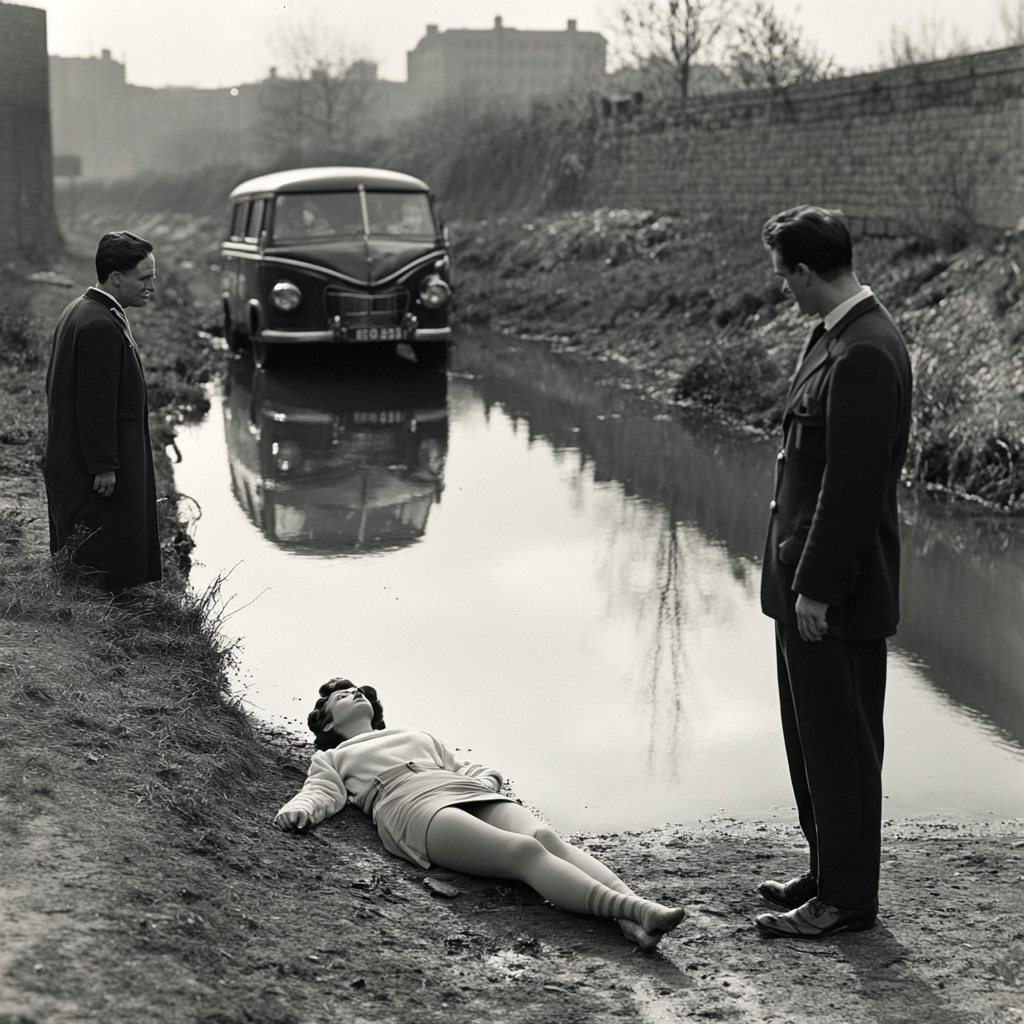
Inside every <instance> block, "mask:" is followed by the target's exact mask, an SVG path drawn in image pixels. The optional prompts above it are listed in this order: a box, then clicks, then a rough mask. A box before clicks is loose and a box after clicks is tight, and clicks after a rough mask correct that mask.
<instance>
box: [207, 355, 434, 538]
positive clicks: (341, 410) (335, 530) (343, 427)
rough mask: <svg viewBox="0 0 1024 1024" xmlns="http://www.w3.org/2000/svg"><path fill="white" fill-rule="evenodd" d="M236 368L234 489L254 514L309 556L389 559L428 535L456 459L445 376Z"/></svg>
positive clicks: (230, 428)
mask: <svg viewBox="0 0 1024 1024" xmlns="http://www.w3.org/2000/svg"><path fill="white" fill-rule="evenodd" d="M400 369H401V371H402V372H395V373H389V374H384V373H381V372H378V373H376V374H365V373H364V374H361V375H358V376H355V377H354V376H353V375H352V374H351V373H348V374H342V373H340V372H335V373H332V372H331V370H330V369H325V370H322V371H317V372H310V371H306V372H298V371H290V372H289V371H281V372H270V371H266V370H255V371H254V370H253V368H252V366H251V364H249V362H248V360H239V361H238V362H237V363H235V364H234V365H233V366H232V367H231V372H230V376H229V380H228V395H227V401H226V402H225V404H224V417H225V421H226V422H225V433H226V435H227V444H228V461H229V464H230V467H231V486H232V490H233V491H234V494H235V498H236V499H237V500H238V503H239V504H240V505H241V506H242V508H243V509H244V510H245V513H246V515H248V517H249V518H250V519H251V520H252V522H253V523H254V524H255V525H256V526H257V527H259V529H260V530H261V531H262V532H263V533H264V535H265V536H266V537H267V538H268V539H270V540H272V541H273V542H274V543H275V544H278V545H280V546H281V547H284V548H288V549H290V550H294V551H296V552H300V553H309V554H320V555H323V554H331V553H353V554H355V553H361V552H371V551H386V550H389V549H393V548H399V547H403V546H405V545H407V544H411V543H414V542H415V541H417V540H418V539H419V538H420V537H422V536H423V534H424V532H425V530H426V526H427V517H428V516H429V514H430V509H431V506H432V505H433V504H434V503H435V502H437V501H440V499H441V492H442V490H443V489H444V464H445V458H446V456H447V453H448V407H447V386H448V384H447V380H446V378H445V376H444V374H440V373H436V372H429V373H428V372H424V371H423V370H419V369H417V368H414V367H410V368H409V369H408V371H406V370H405V368H400Z"/></svg>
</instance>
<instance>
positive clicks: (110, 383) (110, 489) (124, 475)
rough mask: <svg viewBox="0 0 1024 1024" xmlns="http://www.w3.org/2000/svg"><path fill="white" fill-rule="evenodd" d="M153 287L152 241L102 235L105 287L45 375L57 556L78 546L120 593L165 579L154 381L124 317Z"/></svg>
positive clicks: (82, 310)
mask: <svg viewBox="0 0 1024 1024" xmlns="http://www.w3.org/2000/svg"><path fill="white" fill-rule="evenodd" d="M155 279H156V259H155V257H154V256H153V246H152V245H151V244H150V243H149V242H147V241H145V239H142V238H139V237H138V236H137V235H133V234H131V233H130V232H127V231H116V232H112V233H109V234H106V235H104V236H103V238H101V239H100V243H99V246H98V248H97V250H96V282H97V283H96V285H95V286H94V287H92V288H88V289H87V290H86V292H85V294H84V295H82V296H80V297H79V298H77V299H75V301H74V302H72V303H71V305H70V306H68V307H67V309H65V310H64V312H63V313H62V314H61V317H60V320H58V322H57V327H56V329H55V331H54V334H53V350H52V352H51V354H50V366H49V369H48V371H47V375H46V397H47V403H48V407H49V418H48V428H47V436H46V459H45V468H44V473H43V475H44V478H45V480H46V493H47V500H48V503H49V510H50V550H51V551H52V552H54V553H56V552H57V551H58V550H60V549H61V548H62V547H64V546H65V545H67V544H68V542H69V541H72V546H73V548H74V550H73V558H74V561H75V562H76V563H77V564H78V565H80V566H82V567H83V568H84V569H86V570H89V571H90V573H91V574H94V578H95V580H96V582H97V583H100V584H101V585H103V586H105V587H107V588H109V589H110V590H111V591H115V592H116V591H120V590H123V589H124V588H125V587H132V586H136V585H137V584H140V583H148V582H151V581H154V580H159V579H160V576H161V567H160V538H159V534H158V529H157V512H156V480H155V477H154V474H153V454H152V450H151V447H150V438H149V405H148V402H147V399H146V381H145V378H144V377H143V373H142V360H141V359H140V358H139V350H138V348H137V346H136V344H135V339H134V338H133V337H132V331H131V326H130V325H129V323H128V317H127V315H126V313H125V308H126V307H130V306H144V305H145V304H146V303H147V302H148V301H149V299H150V298H151V296H152V295H153V290H154V283H155Z"/></svg>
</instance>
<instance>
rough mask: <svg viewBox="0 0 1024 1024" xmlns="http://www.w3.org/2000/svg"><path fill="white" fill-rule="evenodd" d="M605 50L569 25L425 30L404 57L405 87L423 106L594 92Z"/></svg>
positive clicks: (591, 35)
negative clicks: (535, 28) (541, 29)
mask: <svg viewBox="0 0 1024 1024" xmlns="http://www.w3.org/2000/svg"><path fill="white" fill-rule="evenodd" d="M606 51H607V45H606V43H605V39H604V36H602V35H601V34H600V33H598V32H580V31H578V30H577V28H576V22H575V21H570V22H569V23H568V25H567V27H566V29H565V31H562V32H536V31H525V30H521V29H515V28H506V27H505V26H504V25H503V23H502V20H501V18H495V19H494V28H492V29H449V30H448V31H447V32H439V31H438V28H437V26H436V25H428V26H427V34H426V35H425V36H424V37H423V38H422V39H421V40H420V41H419V42H418V43H417V44H416V49H414V50H410V51H409V55H408V87H409V89H410V91H411V92H412V93H413V94H414V95H415V97H416V99H417V101H418V102H419V104H421V105H423V106H426V105H430V104H432V103H437V102H439V101H442V100H446V99H450V98H454V97H473V96H475V97H479V98H484V99H487V98H494V97H499V96H504V97H513V98H516V99H518V100H520V101H522V103H523V104H528V103H529V102H530V101H532V100H535V99H539V98H541V97H545V96H553V95H557V94H559V93H567V92H571V91H573V90H576V89H580V90H584V89H588V88H594V87H596V86H598V85H599V84H600V83H601V81H602V80H603V78H604V68H605V56H606Z"/></svg>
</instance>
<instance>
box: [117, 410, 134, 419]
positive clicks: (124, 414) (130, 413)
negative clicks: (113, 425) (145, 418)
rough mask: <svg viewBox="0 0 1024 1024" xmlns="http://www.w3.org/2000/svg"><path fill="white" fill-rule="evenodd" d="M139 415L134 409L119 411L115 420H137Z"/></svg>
mask: <svg viewBox="0 0 1024 1024" xmlns="http://www.w3.org/2000/svg"><path fill="white" fill-rule="evenodd" d="M138 418H139V414H138V413H137V412H136V411H135V410H134V409H118V410H117V413H116V414H115V416H114V419H118V420H137V419H138Z"/></svg>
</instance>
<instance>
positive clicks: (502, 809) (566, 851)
mask: <svg viewBox="0 0 1024 1024" xmlns="http://www.w3.org/2000/svg"><path fill="white" fill-rule="evenodd" d="M463 809H464V810H466V811H468V812H469V813H470V814H472V815H473V816H474V817H476V818H479V819H480V820H481V821H486V822H487V824H488V825H493V826H494V827H495V828H500V829H503V830H504V831H505V832H518V833H519V834H520V835H524V836H533V838H534V839H536V840H537V841H538V842H539V843H540V844H541V846H543V847H544V849H545V850H547V851H548V853H553V854H554V855H555V856H556V857H558V859H559V860H564V861H566V862H568V863H569V864H574V865H575V866H576V867H578V868H579V869H580V871H583V872H585V873H586V874H588V875H590V877H591V878H596V879H597V880H598V881H599V882H602V883H603V884H604V885H607V886H608V888H609V889H614V890H615V891H616V892H625V893H630V894H631V895H633V896H635V895H636V893H634V892H633V890H632V889H630V887H629V886H628V885H626V883H625V882H624V881H623V880H622V879H621V878H619V876H618V875H616V874H615V872H614V871H612V870H611V868H609V867H608V866H607V865H605V864H602V863H601V862H600V861H599V860H598V859H597V858H596V857H592V856H591V855H590V854H589V853H587V852H586V850H581V849H580V848H579V847H577V846H573V845H572V844H571V843H567V842H566V841H565V840H564V839H563V838H562V837H561V836H560V835H559V834H558V833H557V832H556V831H555V830H554V829H553V828H550V827H549V826H547V825H545V824H544V822H542V821H538V820H537V818H536V817H534V815H533V814H531V813H530V812H529V811H528V810H527V809H526V808H525V807H523V806H522V805H521V804H513V803H509V802H508V801H507V800H496V801H495V802H494V803H480V804H465V805H464V807H463Z"/></svg>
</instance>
